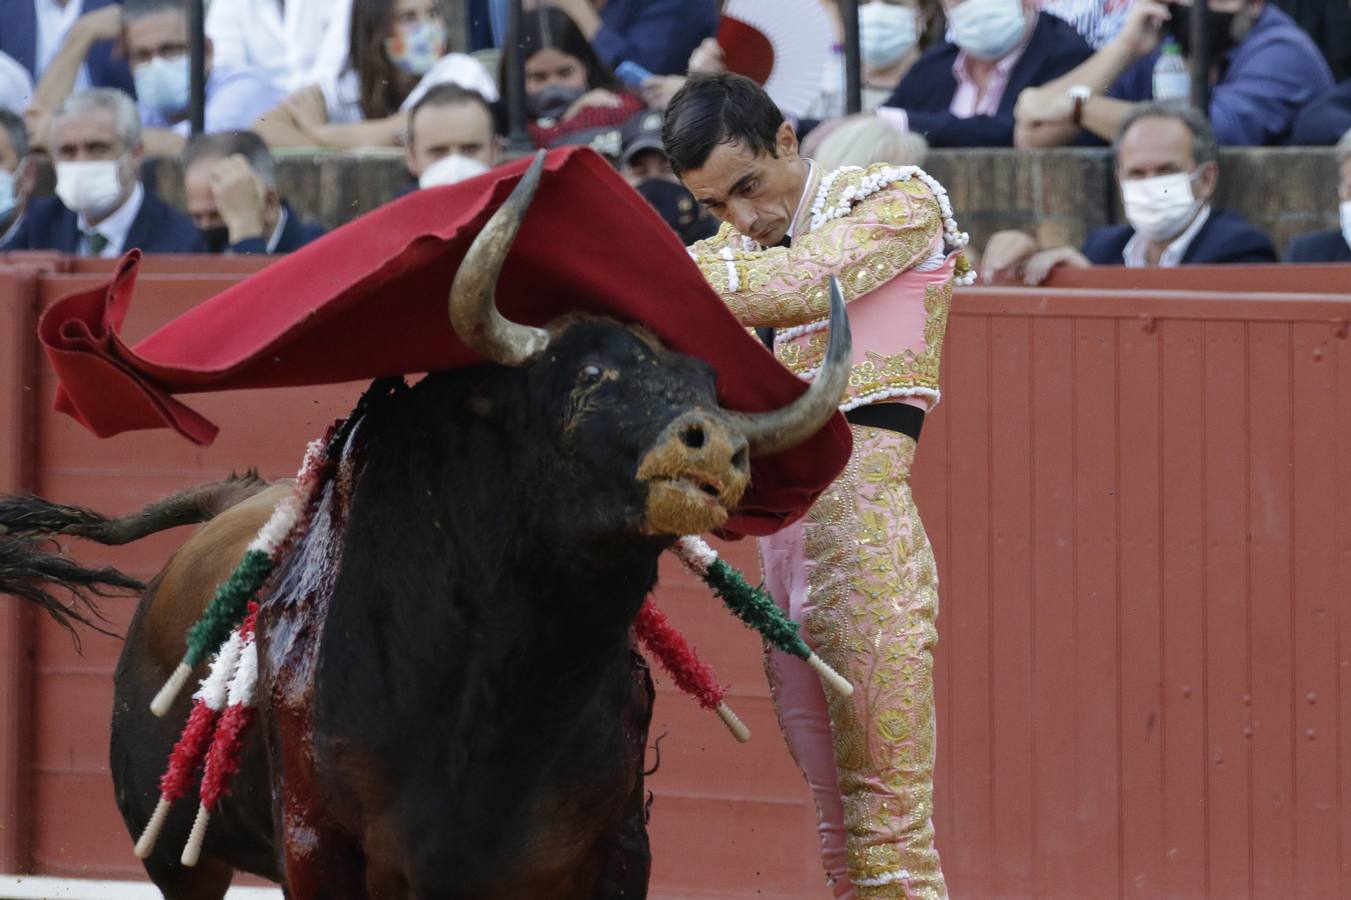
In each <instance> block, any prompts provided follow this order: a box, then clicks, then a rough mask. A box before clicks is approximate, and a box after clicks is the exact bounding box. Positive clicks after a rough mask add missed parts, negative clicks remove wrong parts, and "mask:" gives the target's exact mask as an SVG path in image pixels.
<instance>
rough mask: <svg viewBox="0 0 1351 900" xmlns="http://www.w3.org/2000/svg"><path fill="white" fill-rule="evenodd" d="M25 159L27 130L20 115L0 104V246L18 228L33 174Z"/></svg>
mask: <svg viewBox="0 0 1351 900" xmlns="http://www.w3.org/2000/svg"><path fill="white" fill-rule="evenodd" d="M30 169H31V167H30V165H29V162H28V132H27V130H26V129H25V128H24V125H23V119H21V118H19V117H18V115H16V114H15V113H14V112H13V111H11V110H10V109H8V108H6V107H4V106H0V247H3V246H4V245H5V243H6V242H8V241H9V239H10V238H11V237H12V236H13V235H14V233H15V232H16V231H18V229H19V221H20V220H21V219H22V218H23V210H24V205H25V201H26V200H27V198H28V195H29V194H30V193H31V192H32V182H33V175H32V172H31V171H30Z"/></svg>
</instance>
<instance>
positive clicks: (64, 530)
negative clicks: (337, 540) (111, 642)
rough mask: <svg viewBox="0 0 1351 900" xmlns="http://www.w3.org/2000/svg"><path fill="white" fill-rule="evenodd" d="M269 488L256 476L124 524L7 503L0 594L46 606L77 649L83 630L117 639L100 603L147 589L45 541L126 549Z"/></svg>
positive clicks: (188, 493) (0, 540) (159, 504)
mask: <svg viewBox="0 0 1351 900" xmlns="http://www.w3.org/2000/svg"><path fill="white" fill-rule="evenodd" d="M267 486H268V484H267V482H266V481H264V480H263V479H262V478H260V477H259V475H258V473H257V472H254V471H252V470H250V471H248V472H246V473H244V474H243V475H242V476H235V475H231V476H230V477H229V478H226V479H224V480H223V481H216V482H212V483H210V484H200V485H196V486H194V487H190V488H188V489H187V490H183V491H179V492H178V493H177V494H173V495H171V496H169V497H166V498H164V499H163V500H158V501H156V502H154V503H151V504H150V505H149V506H147V507H145V508H144V509H142V510H140V511H139V512H135V513H132V514H130V515H127V516H122V517H121V518H108V517H106V516H103V515H100V514H99V513H96V512H94V511H93V510H90V509H85V508H83V507H79V506H64V505H62V504H60V503H52V502H50V501H47V500H43V499H42V498H41V497H34V496H27V495H25V496H18V495H15V496H8V497H0V594H11V595H13V596H15V597H20V598H22V599H24V600H29V601H31V602H33V603H35V604H37V605H38V606H40V607H42V608H43V609H45V610H46V611H47V613H48V614H49V615H51V616H52V618H54V619H55V620H56V621H57V622H60V623H61V625H62V626H64V627H65V628H66V629H67V630H69V631H70V632H71V634H72V635H73V636H74V637H75V640H76V643H77V645H78V643H79V635H78V633H77V632H76V631H75V625H76V624H80V625H85V626H88V627H89V628H93V629H94V630H95V631H100V632H102V633H104V634H110V635H113V636H114V637H117V635H116V634H114V633H113V632H111V631H109V630H107V629H106V628H105V627H104V626H102V625H101V624H99V623H100V621H106V620H105V619H104V618H103V616H102V614H101V613H100V612H99V609H98V605H97V602H96V601H95V599H94V598H95V597H109V596H114V595H117V594H121V593H128V592H135V591H142V590H144V589H145V585H144V584H142V583H141V582H140V581H138V580H136V579H135V578H132V577H130V576H128V575H124V574H123V573H121V572H119V571H118V570H117V569H114V568H112V567H104V568H101V569H90V568H85V567H84V566H81V565H80V564H79V563H77V562H75V561H74V560H72V559H70V558H69V557H67V556H65V555H63V554H62V553H61V552H60V551H59V550H58V549H54V548H48V547H44V546H43V544H44V539H46V538H50V537H54V536H56V535H64V536H70V537H82V538H87V539H89V540H91V541H97V542H98V543H100V544H127V543H130V542H132V541H135V540H139V539H140V538H143V537H145V536H146V535H148V534H154V533H155V532H157V531H163V530H164V529H166V528H173V527H175V526H178V525H195V524H197V523H199V522H205V521H208V520H209V519H212V518H214V517H215V516H217V515H219V514H220V513H222V512H224V511H225V510H227V509H229V508H230V507H231V506H234V505H235V504H236V503H239V502H240V501H241V500H245V499H247V498H249V497H252V496H253V495H254V494H256V493H258V492H259V491H261V490H263V489H264V488H266V487H267ZM54 591H55V592H66V593H69V594H70V596H71V600H70V602H69V603H64V602H62V601H61V600H60V599H58V597H57V596H55V594H54V593H53V592H54Z"/></svg>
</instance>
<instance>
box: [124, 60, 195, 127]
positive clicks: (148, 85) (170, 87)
mask: <svg viewBox="0 0 1351 900" xmlns="http://www.w3.org/2000/svg"><path fill="white" fill-rule="evenodd" d="M131 74H132V78H133V79H134V80H135V81H136V97H137V99H138V100H140V101H141V102H142V103H144V104H146V105H147V106H150V107H152V108H153V109H156V110H158V111H159V113H160V115H163V116H172V115H176V114H178V113H181V112H183V111H184V110H185V109H187V108H188V88H189V79H190V78H191V76H190V75H189V73H188V56H187V54H186V53H185V54H183V55H182V56H180V57H178V58H177V59H165V58H164V57H162V56H156V57H155V58H154V59H152V60H150V62H144V63H141V64H140V65H139V66H136V67H135V68H134V69H132V71H131Z"/></svg>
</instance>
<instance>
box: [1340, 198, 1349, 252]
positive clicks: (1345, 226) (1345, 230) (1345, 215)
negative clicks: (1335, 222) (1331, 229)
mask: <svg viewBox="0 0 1351 900" xmlns="http://www.w3.org/2000/svg"><path fill="white" fill-rule="evenodd" d="M1337 211H1338V213H1339V214H1340V215H1341V220H1342V239H1343V240H1344V241H1346V245H1347V246H1348V247H1351V200H1343V201H1342V204H1341V206H1339V207H1338V208H1337Z"/></svg>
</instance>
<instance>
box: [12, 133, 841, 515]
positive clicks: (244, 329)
mask: <svg viewBox="0 0 1351 900" xmlns="http://www.w3.org/2000/svg"><path fill="white" fill-rule="evenodd" d="M527 162H528V160H522V161H519V162H517V163H513V164H511V165H508V166H503V167H501V168H499V169H494V170H492V171H491V172H489V173H487V174H485V175H482V176H479V177H478V178H474V179H472V180H470V181H466V182H461V183H459V184H455V185H449V186H447V187H441V188H434V189H431V190H425V191H416V192H414V193H412V194H410V195H409V196H407V197H404V198H402V199H401V200H398V201H396V202H394V203H391V204H389V205H387V206H384V207H382V208H380V209H377V210H375V211H374V212H371V213H369V214H367V215H365V216H362V217H361V218H359V219H357V220H355V221H353V222H351V223H349V224H348V225H346V226H344V227H342V228H339V229H337V230H336V231H333V232H331V233H330V234H328V235H326V236H325V237H323V238H320V239H319V240H318V241H315V242H314V243H312V244H309V245H307V246H306V247H304V248H302V249H300V250H298V251H296V252H295V253H292V254H291V255H289V256H287V257H284V258H282V259H279V260H278V261H277V262H275V263H273V264H272V265H270V266H268V267H267V268H266V269H264V270H262V271H260V272H258V273H257V274H255V275H253V276H251V277H249V278H247V279H246V280H244V281H242V282H240V283H239V284H237V285H235V286H233V287H231V288H229V289H228V290H225V291H223V292H221V293H220V294H217V295H216V296H215V297H212V298H211V299H209V300H206V301H205V302H203V303H201V304H200V305H198V306H196V307H194V308H193V309H192V310H190V311H188V312H187V313H184V314H183V315H181V316H179V317H178V318H176V319H174V320H173V321H171V322H169V323H167V324H166V325H164V326H163V327H161V328H160V329H159V330H157V331H156V332H155V333H154V334H152V335H150V336H149V337H147V338H145V339H144V340H143V341H141V342H140V343H138V344H137V345H136V346H135V347H128V346H127V345H126V344H125V343H123V341H122V339H121V337H120V336H119V334H118V329H119V328H120V327H121V325H122V321H123V319H124V318H125V317H126V313H127V309H128V306H129V304H130V302H131V295H132V289H133V287H134V285H135V282H136V272H137V268H138V265H139V262H140V252H139V251H137V250H133V251H131V252H130V253H128V254H127V255H126V256H125V257H124V258H123V260H122V262H121V264H120V265H119V266H118V268H117V270H116V272H114V274H113V277H112V278H111V280H110V281H109V283H108V284H107V285H106V286H105V287H102V288H98V289H95V290H90V291H84V292H80V293H76V294H72V295H70V296H67V297H63V298H62V299H61V300H59V301H57V302H56V303H54V304H53V305H52V306H51V308H50V309H48V310H47V312H46V313H45V314H44V315H43V316H42V319H41V321H40V322H39V324H38V335H39V337H40V339H41V341H42V344H43V346H44V348H45V349H46V352H47V355H48V357H49V358H50V359H51V362H52V365H53V367H54V368H55V369H56V372H57V375H58V377H59V378H60V381H61V384H60V388H59V390H58V392H57V396H56V408H57V409H58V410H60V411H61V412H64V413H67V414H69V415H71V416H72V417H74V418H75V419H76V420H78V421H79V422H81V423H82V424H84V425H85V426H86V427H87V428H89V429H90V430H91V431H93V432H94V433H95V434H97V435H99V436H100V437H108V436H110V435H114V434H118V433H120V432H123V431H131V430H134V429H140V428H164V427H168V428H172V429H174V430H175V431H177V432H178V433H179V434H181V435H183V436H184V437H186V438H188V439H189V440H191V441H194V442H196V443H198V444H208V443H210V442H211V441H212V440H214V438H215V436H216V431H217V429H216V426H214V425H213V424H211V422H209V421H207V420H206V419H205V418H204V417H203V416H201V415H200V414H198V413H197V412H195V411H193V410H192V409H191V408H189V407H188V406H187V405H186V404H184V403H183V402H181V401H180V400H178V399H176V398H175V397H174V396H173V395H175V394H189V393H195V392H200V391H224V390H238V389H242V388H264V387H288V386H296V385H307V384H324V383H333V382H343V381H352V380H358V379H365V378H375V377H379V376H384V375H398V374H407V373H419V372H430V371H438V370H442V369H450V368H455V367H459V366H467V365H474V364H476V363H478V362H480V361H481V358H480V357H479V356H478V355H477V354H475V353H474V352H473V351H471V350H469V349H467V348H466V347H465V346H464V345H463V344H461V343H460V341H459V340H458V339H457V338H456V336H455V333H454V331H453V329H452V328H451V324H450V318H449V315H448V313H447V296H448V293H449V290H450V283H451V280H452V278H453V277H454V275H455V271H456V269H457V267H458V266H459V264H460V260H461V259H462V258H463V257H464V254H465V252H466V251H467V250H468V248H469V244H470V242H471V241H472V240H473V237H474V236H475V235H476V234H478V232H479V230H480V229H481V228H482V227H483V225H484V223H485V222H486V221H487V220H488V217H489V216H490V215H491V214H492V212H493V211H494V210H495V209H497V207H498V206H499V205H500V204H501V203H502V202H503V201H504V200H505V199H506V197H507V195H508V194H509V193H510V192H511V189H512V187H513V186H514V185H515V184H516V181H517V180H518V179H519V177H520V174H521V172H522V171H523V170H524V168H525V165H526V164H527ZM497 303H498V307H499V309H501V311H502V313H503V314H504V315H506V316H507V317H508V318H510V319H512V320H514V321H518V322H522V323H525V324H529V325H543V324H545V323H547V322H549V321H550V320H552V319H554V318H556V317H558V316H560V315H563V314H565V313H568V312H573V311H583V312H590V313H596V314H601V315H608V316H613V317H614V318H616V319H619V320H621V321H628V322H641V323H643V324H644V325H646V326H648V327H649V328H650V329H652V330H653V331H654V332H656V333H657V334H658V335H659V336H660V337H661V338H662V340H663V341H665V342H666V344H667V346H669V347H671V348H673V349H675V350H678V351H680V352H683V353H687V354H690V355H692V356H698V357H700V358H702V359H704V360H707V361H708V362H709V363H710V364H712V365H713V367H714V368H715V369H716V370H717V373H718V395H719V400H720V402H721V403H722V404H723V405H724V406H725V407H727V408H728V409H735V410H743V411H748V412H758V411H762V410H767V409H774V408H778V407H780V406H782V405H784V404H785V403H787V402H789V401H791V400H792V399H793V398H795V397H797V396H798V395H799V394H801V393H802V392H803V391H804V390H805V388H806V386H805V384H804V383H803V382H802V381H800V380H799V379H798V378H796V377H794V376H793V374H792V373H790V372H789V371H788V370H786V369H784V368H783V367H782V366H780V365H779V364H778V363H777V362H776V361H775V360H774V358H773V356H771V355H770V354H769V353H768V352H767V351H766V350H765V349H764V347H763V346H761V345H760V343H759V342H758V341H757V340H756V339H755V338H754V337H752V336H751V335H750V334H749V333H748V332H747V331H746V329H744V328H743V327H742V326H741V325H740V324H739V323H738V322H737V320H736V318H735V317H734V316H733V315H732V314H731V313H730V312H729V311H728V309H727V308H726V306H725V305H724V304H723V303H722V301H721V300H720V299H719V298H718V296H717V295H716V294H715V293H714V292H713V291H712V289H711V288H710V287H709V286H708V284H707V283H706V282H705V281H704V278H703V276H702V274H701V273H700V272H699V269H698V267H696V266H695V265H694V263H693V262H692V261H691V260H690V258H689V256H688V254H686V252H685V249H684V247H682V246H681V244H680V242H679V240H678V239H677V238H676V236H675V234H674V233H673V232H672V231H671V230H670V228H668V227H667V226H666V224H665V223H664V222H662V221H661V219H660V218H658V217H657V215H656V213H655V211H653V210H652V209H651V208H650V207H649V206H648V205H647V203H646V201H644V200H643V199H642V197H640V196H639V195H638V194H637V193H636V192H634V191H633V190H632V189H631V188H630V187H629V186H628V185H627V184H625V183H624V181H623V179H621V178H620V177H619V176H618V174H616V173H615V171H614V170H613V169H612V168H611V167H610V166H609V165H608V164H607V163H606V162H605V161H604V160H603V159H601V157H599V156H597V155H596V154H595V153H594V152H592V151H590V150H587V149H581V148H575V147H574V148H565V149H561V150H557V151H554V152H552V153H551V154H550V155H549V158H548V161H547V163H546V167H545V173H544V177H543V180H542V183H541V184H540V188H539V191H538V193H537V194H536V196H535V200H534V203H533V204H532V205H531V208H530V212H529V213H528V214H527V216H526V218H525V221H524V223H523V224H522V226H521V230H520V233H519V235H518V236H517V238H516V241H515V244H514V245H513V246H512V250H511V254H510V256H509V257H508V259H507V262H506V264H505V266H504V267H503V270H502V276H501V279H500V280H499V282H498V286H497ZM850 446H851V444H850V438H849V428H848V426H847V425H846V423H845V422H844V418H843V416H841V415H838V414H837V415H836V416H835V417H834V418H833V419H832V420H831V422H830V423H829V424H828V425H827V426H826V427H825V428H824V429H822V430H821V431H820V432H819V433H818V434H817V435H816V436H815V437H813V438H812V439H811V440H809V441H807V442H806V443H804V444H802V445H801V446H799V447H797V448H795V449H793V450H791V451H788V452H786V453H781V454H777V455H775V456H772V457H766V458H763V459H757V460H755V461H754V465H753V472H752V482H751V488H750V490H749V492H748V494H747V496H746V497H745V500H744V501H743V504H742V509H741V510H739V511H738V514H737V515H736V516H734V517H733V518H732V519H731V520H730V521H729V522H728V525H727V528H726V529H725V531H726V532H727V533H728V535H729V536H730V535H744V534H767V533H769V532H772V531H774V530H776V529H777V528H780V527H782V526H783V525H785V524H787V523H788V522H790V521H792V520H794V519H796V518H798V517H800V516H801V515H803V514H804V513H805V512H806V511H807V509H808V508H809V507H810V505H811V503H812V501H813V500H815V499H816V497H817V495H818V494H820V492H821V491H822V490H824V489H825V487H826V486H827V485H828V484H829V483H830V482H831V481H832V480H833V479H834V478H835V477H836V476H837V475H838V474H839V472H840V471H841V470H842V469H843V467H844V464H845V462H846V460H847V459H848V455H849V451H850Z"/></svg>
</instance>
